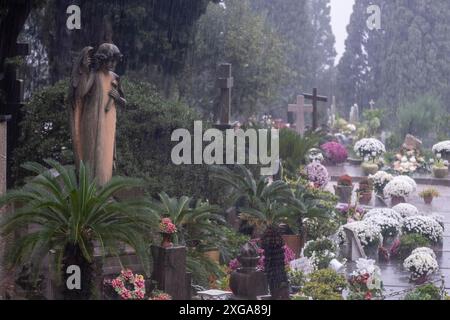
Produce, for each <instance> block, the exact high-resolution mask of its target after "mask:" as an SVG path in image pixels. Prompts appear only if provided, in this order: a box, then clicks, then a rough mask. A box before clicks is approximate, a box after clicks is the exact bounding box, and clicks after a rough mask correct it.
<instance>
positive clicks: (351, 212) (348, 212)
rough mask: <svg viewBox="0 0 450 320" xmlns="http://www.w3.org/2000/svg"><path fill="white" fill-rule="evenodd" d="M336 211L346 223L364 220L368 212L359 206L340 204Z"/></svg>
mask: <svg viewBox="0 0 450 320" xmlns="http://www.w3.org/2000/svg"><path fill="white" fill-rule="evenodd" d="M336 210H337V211H338V213H339V214H340V216H341V217H342V220H343V222H344V223H350V222H354V221H360V220H362V218H363V216H364V214H365V213H366V210H365V209H364V208H363V207H361V206H359V205H351V204H344V203H340V204H338V205H337V206H336Z"/></svg>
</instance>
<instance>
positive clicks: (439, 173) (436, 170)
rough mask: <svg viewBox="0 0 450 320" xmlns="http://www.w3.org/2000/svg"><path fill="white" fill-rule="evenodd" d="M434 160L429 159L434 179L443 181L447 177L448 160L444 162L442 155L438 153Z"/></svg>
mask: <svg viewBox="0 0 450 320" xmlns="http://www.w3.org/2000/svg"><path fill="white" fill-rule="evenodd" d="M435 157H436V158H435V159H430V165H431V169H432V172H433V175H434V177H435V178H438V179H444V178H445V177H447V175H448V166H449V162H448V160H444V159H443V156H442V153H440V152H438V153H436V155H435ZM447 157H448V153H447Z"/></svg>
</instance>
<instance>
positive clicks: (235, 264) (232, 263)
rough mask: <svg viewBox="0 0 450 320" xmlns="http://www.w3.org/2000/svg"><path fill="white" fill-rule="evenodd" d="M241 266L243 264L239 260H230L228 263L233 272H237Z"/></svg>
mask: <svg viewBox="0 0 450 320" xmlns="http://www.w3.org/2000/svg"><path fill="white" fill-rule="evenodd" d="M240 266H241V264H240V263H239V261H238V259H233V260H230V262H229V263H228V267H229V268H230V269H231V270H233V271H234V270H237V269H238V268H239V267H240Z"/></svg>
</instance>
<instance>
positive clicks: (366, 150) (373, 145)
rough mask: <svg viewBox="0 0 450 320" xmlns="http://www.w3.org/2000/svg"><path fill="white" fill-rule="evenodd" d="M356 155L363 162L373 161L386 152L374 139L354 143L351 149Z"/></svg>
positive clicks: (380, 143)
mask: <svg viewBox="0 0 450 320" xmlns="http://www.w3.org/2000/svg"><path fill="white" fill-rule="evenodd" d="M353 150H354V151H355V153H356V155H357V156H359V157H361V158H362V159H364V161H365V162H369V161H372V162H373V163H375V161H376V160H377V159H378V158H379V157H380V156H382V155H383V154H384V153H385V152H386V147H385V146H384V144H383V143H382V142H381V141H380V140H377V139H375V138H364V139H361V140H359V141H357V142H356V143H355V146H354V147H353Z"/></svg>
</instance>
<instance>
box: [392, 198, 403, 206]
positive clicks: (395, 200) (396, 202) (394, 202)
mask: <svg viewBox="0 0 450 320" xmlns="http://www.w3.org/2000/svg"><path fill="white" fill-rule="evenodd" d="M400 203H406V200H405V197H397V196H392V197H391V206H392V207H394V206H396V205H398V204H400Z"/></svg>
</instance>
